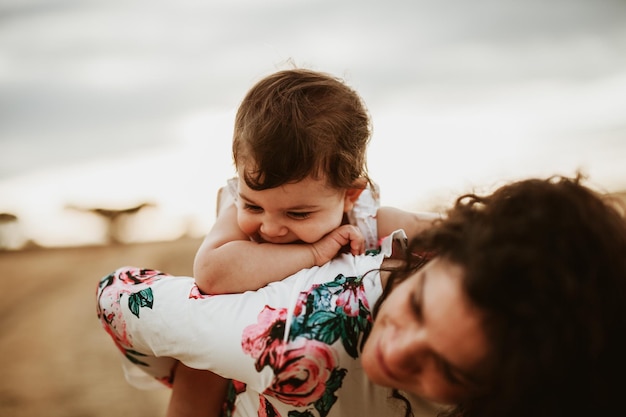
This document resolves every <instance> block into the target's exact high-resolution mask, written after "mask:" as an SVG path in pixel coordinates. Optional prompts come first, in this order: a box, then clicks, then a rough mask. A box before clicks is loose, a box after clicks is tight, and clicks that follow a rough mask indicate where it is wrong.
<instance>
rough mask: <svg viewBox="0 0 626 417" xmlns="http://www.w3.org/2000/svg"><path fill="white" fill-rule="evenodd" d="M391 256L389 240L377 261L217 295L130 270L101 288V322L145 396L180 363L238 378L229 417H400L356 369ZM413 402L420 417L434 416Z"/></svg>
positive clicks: (386, 393)
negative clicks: (384, 263)
mask: <svg viewBox="0 0 626 417" xmlns="http://www.w3.org/2000/svg"><path fill="white" fill-rule="evenodd" d="M394 236H396V237H398V236H400V239H402V236H403V233H401V234H398V233H395V234H394ZM390 253H391V238H389V239H386V240H385V241H383V245H382V250H381V251H380V252H379V253H369V254H368V255H362V256H357V257H354V256H350V255H342V256H340V257H338V258H336V259H335V260H333V261H331V262H329V263H327V264H326V265H324V266H322V267H314V268H311V269H307V270H303V271H300V272H299V273H297V274H295V275H293V276H291V277H289V278H287V279H285V280H283V281H279V282H275V283H272V284H270V285H268V286H267V287H265V288H262V289H260V290H257V291H248V292H245V293H243V294H225V295H213V296H207V295H203V294H201V293H200V292H199V291H198V288H197V287H196V286H195V283H194V280H193V279H192V278H190V277H174V276H170V275H167V274H165V273H162V272H159V271H155V270H149V269H139V268H133V267H124V268H120V269H118V270H117V271H115V272H114V273H112V274H110V275H108V276H106V277H104V278H103V279H102V280H101V281H100V284H99V286H98V291H97V312H98V317H99V319H100V321H101V322H102V325H103V327H104V329H105V331H106V332H107V333H108V334H109V335H110V336H111V337H112V339H113V341H114V343H115V344H116V346H117V347H118V349H119V350H120V351H121V353H122V354H123V356H124V358H125V359H124V363H125V371H126V377H127V380H128V381H129V382H130V383H131V384H133V385H135V386H137V387H140V388H151V387H154V386H171V383H172V377H173V369H174V367H175V365H176V363H177V360H180V361H182V362H183V363H185V364H186V365H187V366H190V367H192V368H197V369H208V370H211V371H213V372H215V373H217V374H219V375H221V376H223V377H226V378H230V379H233V383H232V385H231V387H230V393H229V396H230V401H227V404H226V405H225V408H224V414H225V415H231V416H239V417H243V416H247V417H251V416H282V417H325V416H366V417H367V416H372V417H373V416H376V417H378V416H396V415H397V416H403V415H404V406H403V404H402V402H401V401H399V400H396V399H391V398H390V394H391V392H390V390H389V389H388V388H383V387H378V386H375V385H373V384H371V383H370V382H369V381H368V380H367V377H366V375H365V373H364V372H363V369H362V367H361V364H360V360H359V355H360V351H361V347H362V343H363V341H364V339H365V338H366V337H367V335H368V333H369V332H370V330H371V327H372V323H373V321H372V314H371V307H372V305H373V303H375V301H376V299H377V298H378V297H379V296H380V294H381V292H382V289H381V283H380V278H379V274H378V272H377V271H376V270H377V269H378V268H379V267H380V265H381V262H382V260H383V259H384V257H385V256H388V255H389V254H390ZM412 402H413V408H414V410H413V411H414V413H415V415H416V416H418V417H420V416H430V415H433V416H434V415H436V410H435V408H434V407H432V406H431V405H430V404H426V403H423V402H420V401H418V400H415V399H412Z"/></svg>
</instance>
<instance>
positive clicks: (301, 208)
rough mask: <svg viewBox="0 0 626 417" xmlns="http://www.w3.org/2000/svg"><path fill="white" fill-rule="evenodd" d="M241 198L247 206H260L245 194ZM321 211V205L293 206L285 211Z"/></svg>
mask: <svg viewBox="0 0 626 417" xmlns="http://www.w3.org/2000/svg"><path fill="white" fill-rule="evenodd" d="M239 198H240V199H241V200H243V201H244V202H246V203H247V204H251V205H253V206H258V205H259V204H257V203H255V202H254V201H253V200H251V199H250V198H248V197H246V196H245V195H244V194H243V193H241V192H239ZM317 209H319V205H317V204H300V205H297V206H293V207H288V208H286V209H284V210H285V211H304V210H307V211H314V210H317Z"/></svg>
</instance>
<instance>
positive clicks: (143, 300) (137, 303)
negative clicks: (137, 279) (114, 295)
mask: <svg viewBox="0 0 626 417" xmlns="http://www.w3.org/2000/svg"><path fill="white" fill-rule="evenodd" d="M153 304H154V297H153V295H152V288H145V289H143V290H141V291H139V292H136V293H133V294H131V295H130V296H129V297H128V309H129V310H130V311H131V313H133V314H134V315H135V316H136V317H137V318H139V309H140V308H141V307H148V308H150V309H151V308H152V305H153Z"/></svg>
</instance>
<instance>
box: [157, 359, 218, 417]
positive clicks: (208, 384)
mask: <svg viewBox="0 0 626 417" xmlns="http://www.w3.org/2000/svg"><path fill="white" fill-rule="evenodd" d="M227 388H228V380H227V379H224V378H222V377H221V376H219V375H216V374H214V373H213V372H210V371H201V370H198V369H192V368H188V367H186V366H185V365H183V364H182V363H178V365H177V367H176V374H175V376H174V383H173V385H172V395H171V396H170V402H169V405H168V407H167V414H166V417H219V416H220V415H222V407H223V404H224V401H225V400H226V390H227Z"/></svg>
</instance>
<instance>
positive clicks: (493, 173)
mask: <svg viewBox="0 0 626 417" xmlns="http://www.w3.org/2000/svg"><path fill="white" fill-rule="evenodd" d="M293 65H295V66H298V67H306V68H311V69H315V70H320V71H325V72H329V73H332V74H334V75H336V76H339V77H341V78H343V79H344V80H345V81H346V83H347V84H349V85H350V86H352V87H353V88H355V89H356V90H357V91H358V92H359V93H360V94H361V96H362V97H363V99H364V101H365V102H366V104H367V106H368V108H369V111H370V113H371V116H372V121H373V126H374V135H373V138H372V142H371V146H370V150H369V169H370V173H371V175H372V178H374V179H375V180H376V181H377V182H378V183H379V184H380V186H381V189H382V202H383V204H386V205H396V206H399V207H402V208H406V209H416V210H430V209H439V208H441V207H442V206H445V205H446V204H448V203H449V202H450V201H451V199H452V198H453V197H454V196H456V195H458V194H459V193H463V192H468V191H473V190H476V191H482V190H488V189H491V188H493V187H495V186H497V185H500V184H502V183H503V182H506V181H509V180H512V179H518V178H521V177H527V176H548V175H553V174H563V175H574V174H575V173H576V172H577V171H581V172H582V173H584V174H586V175H587V176H588V178H589V184H590V185H592V186H594V187H595V188H597V189H599V190H600V191H606V192H610V193H621V192H623V191H624V190H626V2H624V1H623V0H594V1H591V0H553V1H550V2H544V1H539V0H527V1H524V2H514V1H496V0H477V1H474V2H464V1H460V0H451V1H447V2H432V1H423V0H388V1H385V2H381V1H374V0H360V1H356V0H345V1H327V0H299V1H296V0H293V1H288V0H266V1H264V2H256V1H252V0H229V1H226V0H209V1H196V0H178V1H175V2H174V1H165V0H150V1H147V0H124V1H121V0H106V1H104V0H80V1H78V0H0V248H1V249H4V251H2V252H0V271H1V272H2V276H0V289H2V290H4V291H0V293H2V296H1V297H2V298H1V301H2V302H1V303H0V313H1V315H0V329H2V330H0V333H1V334H2V338H1V339H0V360H2V363H0V365H2V366H1V368H2V369H3V370H4V372H5V373H6V374H7V377H6V378H5V381H4V382H2V384H0V415H7V416H8V415H11V416H16V417H19V416H27V415H28V416H31V415H32V416H34V415H46V416H57V415H58V416H76V417H78V416H104V415H111V414H117V415H126V414H130V413H129V410H132V411H133V413H135V414H134V415H137V416H141V415H144V414H142V413H145V415H160V414H162V413H163V412H164V411H163V404H164V403H163V401H164V398H166V395H167V391H165V394H153V393H143V392H139V391H136V390H132V389H131V388H129V387H128V386H126V385H125V382H124V381H123V377H122V376H121V370H120V369H119V363H118V361H117V353H116V352H115V351H114V348H113V345H112V344H110V343H109V342H108V341H107V340H106V336H105V335H104V332H102V331H101V330H100V329H98V326H99V325H98V323H97V321H96V320H95V312H94V307H93V299H92V296H93V291H94V288H95V283H96V282H97V278H98V277H99V276H101V275H103V274H106V273H108V272H109V271H110V270H112V269H113V268H116V267H118V266H121V265H123V264H135V265H141V266H149V267H153V268H160V269H164V270H166V271H168V272H171V273H178V274H190V273H191V262H192V260H193V255H194V252H195V250H196V248H197V246H198V245H199V242H200V239H201V237H202V236H203V235H204V234H205V233H206V232H207V231H208V229H209V228H210V226H211V225H212V222H213V220H214V218H213V215H214V206H215V195H216V191H217V189H218V188H219V187H220V186H221V185H222V184H223V183H224V181H225V180H226V179H227V178H228V177H230V176H232V175H233V172H234V171H233V168H232V165H231V156H230V141H231V135H232V124H233V119H234V112H235V110H236V108H237V106H238V104H239V101H240V100H241V99H242V98H243V95H244V94H245V92H246V91H247V90H248V89H249V88H250V87H251V86H252V85H253V84H254V83H255V82H256V81H258V80H259V79H260V78H261V77H263V76H265V75H267V74H269V73H271V72H274V71H276V70H280V69H285V68H289V67H291V66H293ZM77 318H80V319H79V320H78V322H77V321H76V319H77ZM155 395H156V396H155ZM38 407H40V408H41V409H45V410H46V411H45V412H43V411H42V412H41V413H39V411H38V410H39V408H38ZM112 407H119V408H112ZM116 410H117V412H115V411H116Z"/></svg>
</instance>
